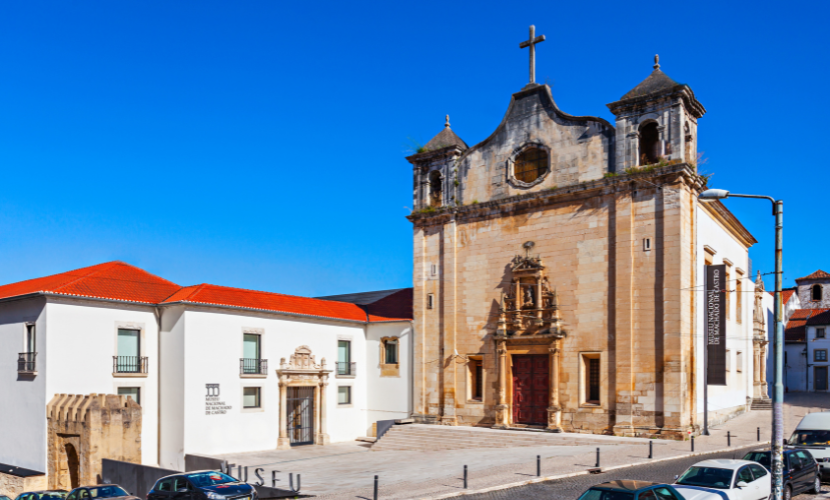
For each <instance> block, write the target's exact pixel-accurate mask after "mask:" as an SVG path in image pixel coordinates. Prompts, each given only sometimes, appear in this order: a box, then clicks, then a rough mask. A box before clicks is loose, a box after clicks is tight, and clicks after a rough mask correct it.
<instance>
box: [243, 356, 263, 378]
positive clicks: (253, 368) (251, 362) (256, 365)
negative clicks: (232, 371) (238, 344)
mask: <svg viewBox="0 0 830 500" xmlns="http://www.w3.org/2000/svg"><path fill="white" fill-rule="evenodd" d="M239 374H240V375H241V376H242V377H249V378H264V377H266V376H267V375H268V360H267V359H259V358H239Z"/></svg>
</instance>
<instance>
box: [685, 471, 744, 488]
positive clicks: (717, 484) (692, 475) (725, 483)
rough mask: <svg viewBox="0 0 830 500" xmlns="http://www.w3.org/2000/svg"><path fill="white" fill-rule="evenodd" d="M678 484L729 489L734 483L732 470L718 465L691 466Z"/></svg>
mask: <svg viewBox="0 0 830 500" xmlns="http://www.w3.org/2000/svg"><path fill="white" fill-rule="evenodd" d="M677 484H685V485H688V486H705V487H707V488H719V489H722V490H728V489H729V485H730V484H732V470H731V469H718V468H716V467H690V468H689V470H687V471H686V472H684V473H683V475H682V476H680V479H678V480H677Z"/></svg>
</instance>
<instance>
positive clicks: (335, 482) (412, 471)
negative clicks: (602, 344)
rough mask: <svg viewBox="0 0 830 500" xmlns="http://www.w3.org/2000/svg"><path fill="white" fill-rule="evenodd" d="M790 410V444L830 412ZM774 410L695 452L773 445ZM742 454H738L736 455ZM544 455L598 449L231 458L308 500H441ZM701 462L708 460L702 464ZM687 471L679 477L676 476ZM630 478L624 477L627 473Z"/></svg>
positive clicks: (631, 448) (332, 450)
mask: <svg viewBox="0 0 830 500" xmlns="http://www.w3.org/2000/svg"><path fill="white" fill-rule="evenodd" d="M787 399H788V401H787V403H786V404H785V411H784V425H785V433H784V435H785V438H786V437H788V436H789V434H790V433H791V432H792V429H793V428H794V427H795V425H796V424H797V423H798V422H799V421H800V420H801V417H802V416H804V415H805V414H806V413H807V412H808V411H819V410H821V409H823V408H827V407H830V398H829V397H827V396H826V395H823V396H822V395H817V394H798V393H794V394H793V393H791V394H788V395H787ZM771 419H772V415H771V412H769V411H753V412H749V413H746V414H744V415H741V416H739V417H737V418H735V419H733V420H730V421H728V422H726V423H724V424H723V425H721V426H718V427H717V428H712V429H711V435H710V436H699V437H697V438H695V453H703V452H714V451H719V450H725V449H728V448H727V431H728V432H730V433H731V435H732V445H731V448H740V447H746V446H752V445H760V443H758V440H757V428H759V427H760V428H761V442H762V443H765V442H767V441H769V439H770V436H769V432H770V422H771ZM653 446H654V458H653V459H652V460H651V462H653V461H655V460H660V459H666V458H673V457H680V456H683V455H688V454H690V452H691V443H690V442H689V441H662V440H653ZM600 450H601V463H600V465H601V466H602V467H617V466H624V465H634V464H639V463H647V462H649V461H650V460H649V459H648V441H647V440H643V439H632V440H631V444H609V445H601V446H600ZM742 453H743V450H740V451H739V450H736V455H740V454H742ZM537 455H540V456H541V465H542V467H541V469H542V476H543V477H548V478H550V477H553V476H562V475H565V474H573V473H584V472H585V471H586V470H587V469H589V468H593V467H594V465H595V461H596V445H591V446H543V447H526V448H507V449H505V448H500V449H494V448H481V449H472V450H453V451H440V452H439V451H433V452H422V451H377V452H370V451H368V445H366V444H365V443H342V444H334V445H330V446H326V447H303V448H297V449H294V450H287V451H267V452H259V453H243V454H236V455H225V456H222V458H223V459H227V460H229V461H231V462H234V463H237V464H244V465H248V466H249V467H257V466H263V467H268V468H276V469H279V470H280V471H283V472H284V473H281V474H280V475H278V477H280V479H281V480H285V481H287V479H284V478H283V476H285V477H287V475H288V472H292V473H294V474H295V475H296V474H297V473H299V474H301V475H302V491H301V493H302V494H304V495H316V496H317V498H320V499H321V500H322V499H325V500H327V499H335V498H337V499H341V498H342V499H360V498H363V499H371V498H372V493H373V482H374V476H375V475H378V476H379V486H380V487H379V495H378V496H379V498H383V499H384V500H386V499H389V500H393V499H409V498H436V497H444V496H447V495H452V494H459V493H463V492H465V490H463V482H462V474H463V472H462V471H463V466H464V465H467V466H468V486H469V489H468V490H466V492H473V491H475V490H481V489H484V488H490V487H498V486H501V485H506V484H511V483H519V482H524V481H531V480H536V479H537V478H536V456H537ZM701 459H703V458H701ZM681 472H682V471H678V474H679V473H681ZM623 475H624V473H623Z"/></svg>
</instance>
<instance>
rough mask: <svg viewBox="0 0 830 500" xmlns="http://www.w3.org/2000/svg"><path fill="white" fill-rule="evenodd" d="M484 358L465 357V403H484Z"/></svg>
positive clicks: (478, 356)
mask: <svg viewBox="0 0 830 500" xmlns="http://www.w3.org/2000/svg"><path fill="white" fill-rule="evenodd" d="M484 377H485V375H484V358H483V356H481V355H479V354H475V355H469V356H467V401H468V402H471V403H483V402H484Z"/></svg>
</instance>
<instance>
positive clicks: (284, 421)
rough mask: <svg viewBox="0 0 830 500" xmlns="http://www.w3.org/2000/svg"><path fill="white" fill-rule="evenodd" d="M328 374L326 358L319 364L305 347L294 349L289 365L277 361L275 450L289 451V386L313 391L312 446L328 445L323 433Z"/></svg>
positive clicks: (327, 436) (327, 438) (282, 361)
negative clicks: (278, 383) (277, 438)
mask: <svg viewBox="0 0 830 500" xmlns="http://www.w3.org/2000/svg"><path fill="white" fill-rule="evenodd" d="M331 372H332V370H327V369H326V358H321V359H320V363H319V364H318V363H317V361H316V360H315V359H314V355H313V354H311V348H309V347H308V346H307V345H302V346H300V347H298V348H297V349H295V350H294V354H292V355H291V356H290V357H289V362H288V363H286V362H285V358H281V359H280V368H279V370H277V377H278V378H279V382H280V437H279V440H278V441H277V449H279V450H287V449H289V448H291V440H290V439H289V437H288V413H287V412H288V401H287V400H288V387H313V388H314V415H313V418H314V444H319V445H326V444H329V442H330V439H329V435H328V433H326V387H328V385H329V381H328V379H329V373H331Z"/></svg>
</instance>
